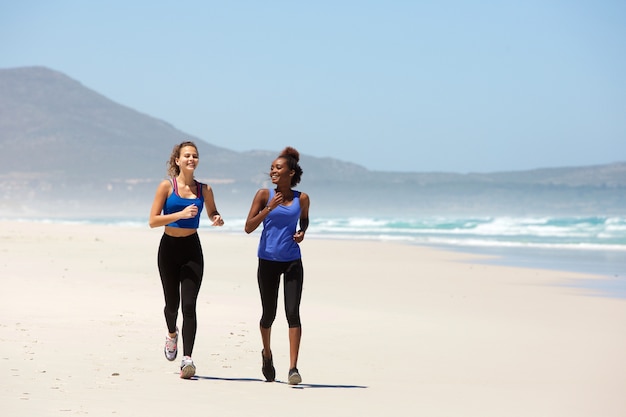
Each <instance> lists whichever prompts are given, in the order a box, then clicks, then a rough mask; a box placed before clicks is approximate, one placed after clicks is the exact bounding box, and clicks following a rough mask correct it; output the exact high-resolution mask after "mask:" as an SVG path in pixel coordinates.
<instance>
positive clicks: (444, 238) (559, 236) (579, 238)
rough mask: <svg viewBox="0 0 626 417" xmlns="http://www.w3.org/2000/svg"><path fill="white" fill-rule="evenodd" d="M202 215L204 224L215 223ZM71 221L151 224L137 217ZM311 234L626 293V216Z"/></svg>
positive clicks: (324, 226) (400, 222)
mask: <svg viewBox="0 0 626 417" xmlns="http://www.w3.org/2000/svg"><path fill="white" fill-rule="evenodd" d="M203 220H204V221H203V222H201V226H200V227H201V229H204V228H206V229H208V228H211V226H210V225H209V222H208V221H207V220H206V219H203ZM225 220H226V224H225V226H224V227H223V228H219V229H213V230H212V232H217V233H233V234H243V233H244V232H243V226H244V223H245V219H244V218H232V219H231V218H226V219H225ZM49 221H54V222H63V220H59V219H55V220H49ZM68 222H71V223H95V224H117V225H124V226H130V227H148V226H147V219H138V218H129V219H119V218H116V219H82V220H77V219H72V220H68ZM211 229H212V228H211ZM307 238H309V239H319V238H324V239H352V240H354V239H356V240H379V241H395V242H401V243H405V244H412V245H423V246H434V247H440V248H444V249H447V250H455V251H462V252H471V253H477V254H487V255H493V256H494V258H492V259H490V260H488V261H487V262H489V263H495V264H504V265H511V266H521V267H535V268H547V269H556V270H562V271H571V272H583V273H591V274H594V275H601V276H603V277H605V279H603V280H589V281H585V282H583V283H582V284H583V285H584V286H586V287H590V288H593V289H595V290H597V291H598V292H600V293H601V294H604V295H608V296H617V297H624V298H626V217H600V216H599V217H464V218H447V217H440V218H439V217H429V218H362V217H337V218H333V217H327V218H313V219H311V224H310V226H309V230H308V232H307ZM577 282H579V281H577Z"/></svg>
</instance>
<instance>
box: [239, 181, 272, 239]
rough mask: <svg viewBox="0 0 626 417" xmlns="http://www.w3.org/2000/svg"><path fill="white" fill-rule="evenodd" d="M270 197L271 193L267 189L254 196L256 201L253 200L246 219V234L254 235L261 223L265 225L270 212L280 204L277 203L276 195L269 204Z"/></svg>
mask: <svg viewBox="0 0 626 417" xmlns="http://www.w3.org/2000/svg"><path fill="white" fill-rule="evenodd" d="M269 196H270V192H269V190H268V189H267V188H262V189H260V190H258V191H257V192H256V194H255V195H254V199H253V200H252V205H251V206H250V212H249V213H248V218H247V219H246V226H245V227H244V230H245V232H246V233H252V232H254V231H255V230H256V228H257V227H259V225H260V224H261V223H263V219H264V218H265V216H267V215H268V214H269V212H270V211H272V210H273V209H275V208H276V207H277V206H278V205H279V204H280V202H276V195H274V198H273V199H272V201H271V202H270V204H268V201H267V200H268V199H269Z"/></svg>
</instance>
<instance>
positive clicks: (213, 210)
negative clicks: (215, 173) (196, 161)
mask: <svg viewBox="0 0 626 417" xmlns="http://www.w3.org/2000/svg"><path fill="white" fill-rule="evenodd" d="M202 197H204V207H205V209H206V213H207V215H208V216H209V219H211V221H212V222H213V223H212V224H211V226H224V219H222V216H221V214H220V213H219V211H217V207H216V205H215V196H214V195H213V189H212V188H211V187H209V185H208V184H202Z"/></svg>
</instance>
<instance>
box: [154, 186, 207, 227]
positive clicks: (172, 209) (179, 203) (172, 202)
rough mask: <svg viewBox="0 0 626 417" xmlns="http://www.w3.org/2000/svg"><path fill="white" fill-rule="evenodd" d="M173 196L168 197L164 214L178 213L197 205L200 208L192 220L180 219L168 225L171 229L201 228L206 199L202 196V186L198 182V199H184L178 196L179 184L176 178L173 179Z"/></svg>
mask: <svg viewBox="0 0 626 417" xmlns="http://www.w3.org/2000/svg"><path fill="white" fill-rule="evenodd" d="M172 187H173V188H174V190H173V191H172V194H170V195H169V197H167V200H165V204H164V205H163V214H172V213H178V212H179V211H181V210H183V209H184V208H185V207H187V206H190V205H192V204H195V205H196V206H197V207H198V214H196V216H195V217H192V218H191V219H179V220H176V221H175V222H172V223H170V224H168V225H167V226H169V227H179V228H181V229H197V228H198V226H200V214H201V213H202V207H204V197H203V196H202V184H201V183H199V182H198V181H196V195H197V196H198V197H196V198H182V197H181V196H180V195H178V182H176V178H172Z"/></svg>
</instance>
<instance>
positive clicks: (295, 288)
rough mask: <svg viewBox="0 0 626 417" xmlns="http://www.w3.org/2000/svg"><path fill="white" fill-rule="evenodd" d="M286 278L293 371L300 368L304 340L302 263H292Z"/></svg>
mask: <svg viewBox="0 0 626 417" xmlns="http://www.w3.org/2000/svg"><path fill="white" fill-rule="evenodd" d="M284 276H285V278H284V282H285V284H284V287H285V288H284V297H285V314H286V316H287V323H288V324H289V360H290V365H289V369H293V368H296V367H297V366H298V354H299V352H300V340H301V339H302V324H301V322H300V301H301V299H302V287H303V283H304V269H303V267H302V261H301V260H297V261H294V262H292V263H290V264H289V266H288V268H287V269H286V270H285V275H284Z"/></svg>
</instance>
